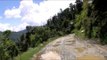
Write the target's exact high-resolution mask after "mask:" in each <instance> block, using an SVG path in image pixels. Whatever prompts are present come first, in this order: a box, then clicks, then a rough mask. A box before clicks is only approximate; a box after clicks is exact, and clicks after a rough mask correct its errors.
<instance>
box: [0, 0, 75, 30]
mask: <svg viewBox="0 0 107 60" xmlns="http://www.w3.org/2000/svg"><path fill="white" fill-rule="evenodd" d="M74 2H75V0H0V31H5V30H12V31H20V30H24V29H25V28H26V26H28V25H31V26H40V25H43V24H46V22H47V19H49V18H51V17H52V16H54V15H55V14H57V13H58V12H59V11H60V9H62V10H64V9H65V8H67V7H69V4H70V3H74Z"/></svg>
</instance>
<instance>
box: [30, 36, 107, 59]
mask: <svg viewBox="0 0 107 60" xmlns="http://www.w3.org/2000/svg"><path fill="white" fill-rule="evenodd" d="M32 60H107V46H102V45H99V44H94V43H90V41H88V40H87V41H86V40H79V39H78V38H75V36H74V34H70V35H67V36H64V37H61V38H58V39H56V40H54V41H53V42H51V43H49V44H48V45H47V46H46V47H44V48H43V49H42V50H41V51H40V53H39V54H37V55H34V57H33V58H32Z"/></svg>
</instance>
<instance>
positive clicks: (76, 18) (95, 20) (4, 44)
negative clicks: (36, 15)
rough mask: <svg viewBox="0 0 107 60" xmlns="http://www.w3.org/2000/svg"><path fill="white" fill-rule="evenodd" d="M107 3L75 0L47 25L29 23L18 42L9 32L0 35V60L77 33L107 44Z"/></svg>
mask: <svg viewBox="0 0 107 60" xmlns="http://www.w3.org/2000/svg"><path fill="white" fill-rule="evenodd" d="M104 6H107V4H106V1H105V0H103V1H101V0H92V3H90V1H89V0H83V1H81V0H76V4H74V5H73V4H72V3H71V4H70V5H69V7H68V8H66V9H65V10H63V11H62V9H61V10H60V12H59V13H57V14H56V15H55V16H53V17H52V18H50V19H48V21H47V24H46V25H44V26H27V27H26V30H27V32H26V33H25V34H23V35H22V36H21V37H20V39H18V42H13V41H12V40H10V39H9V38H8V35H9V31H5V32H4V34H3V35H2V36H0V43H1V44H0V52H1V54H0V60H12V59H13V57H14V56H17V55H18V54H19V53H22V52H25V51H27V50H28V48H30V47H36V46H38V45H40V44H42V45H43V44H44V43H45V42H46V41H47V40H48V39H49V38H52V37H57V36H63V35H66V34H70V33H75V34H76V35H78V36H83V37H87V38H99V39H100V41H101V43H103V44H106V43H107V27H106V25H107V20H106V18H107V12H106V11H107V7H104Z"/></svg>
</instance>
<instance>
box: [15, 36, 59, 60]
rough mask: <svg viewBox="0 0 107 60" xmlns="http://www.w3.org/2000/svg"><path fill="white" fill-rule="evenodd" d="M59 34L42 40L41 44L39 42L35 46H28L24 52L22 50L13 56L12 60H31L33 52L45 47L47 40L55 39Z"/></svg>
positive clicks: (35, 52)
mask: <svg viewBox="0 0 107 60" xmlns="http://www.w3.org/2000/svg"><path fill="white" fill-rule="evenodd" d="M58 37H59V36H57V37H54V38H50V39H48V41H46V42H44V43H43V44H39V45H38V46H37V47H35V48H29V49H28V50H27V51H26V52H23V53H22V54H20V55H18V56H17V57H15V58H14V60H31V58H32V57H33V55H34V54H37V53H38V52H39V51H40V50H41V49H42V48H43V47H45V46H46V45H47V44H48V43H49V42H51V41H53V40H55V39H57V38H58Z"/></svg>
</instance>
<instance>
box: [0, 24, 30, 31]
mask: <svg viewBox="0 0 107 60" xmlns="http://www.w3.org/2000/svg"><path fill="white" fill-rule="evenodd" d="M28 25H29V24H27V23H21V24H20V25H17V26H12V25H11V24H8V23H0V31H5V30H11V31H20V30H24V29H25V28H26V26H28Z"/></svg>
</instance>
